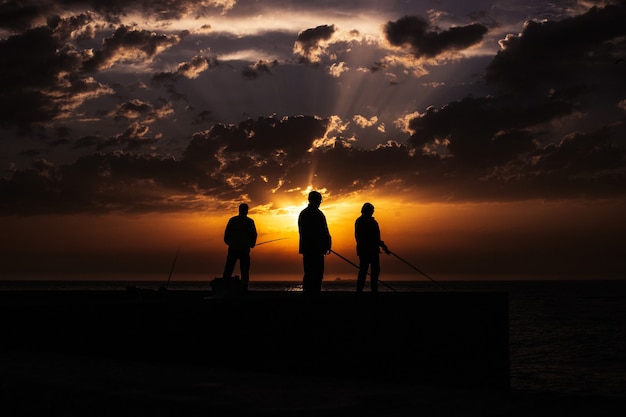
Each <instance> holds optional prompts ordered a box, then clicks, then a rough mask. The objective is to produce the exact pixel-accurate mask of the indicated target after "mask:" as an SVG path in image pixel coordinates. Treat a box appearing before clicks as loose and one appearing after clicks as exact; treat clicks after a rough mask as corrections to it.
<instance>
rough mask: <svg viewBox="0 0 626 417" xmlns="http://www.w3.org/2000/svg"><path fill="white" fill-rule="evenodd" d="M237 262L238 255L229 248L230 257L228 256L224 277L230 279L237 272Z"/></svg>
mask: <svg viewBox="0 0 626 417" xmlns="http://www.w3.org/2000/svg"><path fill="white" fill-rule="evenodd" d="M236 262H237V253H236V252H235V251H234V250H231V249H230V248H228V255H226V265H225V266H224V273H223V274H222V277H224V278H230V277H231V276H232V275H233V271H234V270H235V263H236Z"/></svg>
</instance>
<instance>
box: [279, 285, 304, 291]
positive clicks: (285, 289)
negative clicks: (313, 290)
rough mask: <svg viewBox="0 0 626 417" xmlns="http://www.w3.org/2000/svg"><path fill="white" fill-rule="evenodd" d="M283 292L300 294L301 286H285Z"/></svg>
mask: <svg viewBox="0 0 626 417" xmlns="http://www.w3.org/2000/svg"><path fill="white" fill-rule="evenodd" d="M283 291H290V292H302V284H296V285H287V286H285V288H284V289H283Z"/></svg>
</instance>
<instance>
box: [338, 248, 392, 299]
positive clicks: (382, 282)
mask: <svg viewBox="0 0 626 417" xmlns="http://www.w3.org/2000/svg"><path fill="white" fill-rule="evenodd" d="M330 251H331V252H332V253H334V254H335V255H337V256H338V257H340V258H341V259H343V260H344V261H346V262H347V263H349V264H350V265H352V266H354V267H356V268H357V269H359V270H360V269H361V268H360V267H359V266H358V265H357V264H355V263H354V262H352V261H351V260H350V259H348V258H346V257H343V256H341V255H339V254H338V253H337V252H335V251H334V250H332V249H331V250H330ZM366 274H367V275H369V276H370V277H371V276H372V274H370V273H369V272H366ZM378 282H380V283H381V284H383V285H384V286H385V287H387V288H389V289H390V290H392V291H393V292H398V291H396V289H395V288H393V287H391V286H390V285H388V284H386V283H385V282H384V281H381V280H380V279H379V280H378Z"/></svg>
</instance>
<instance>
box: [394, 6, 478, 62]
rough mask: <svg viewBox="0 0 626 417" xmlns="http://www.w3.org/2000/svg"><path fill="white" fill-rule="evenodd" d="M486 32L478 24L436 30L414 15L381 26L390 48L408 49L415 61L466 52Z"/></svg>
mask: <svg viewBox="0 0 626 417" xmlns="http://www.w3.org/2000/svg"><path fill="white" fill-rule="evenodd" d="M487 32H488V29H487V27H486V26H483V25H481V24H478V23H474V24H471V25H467V26H458V27H452V28H450V29H448V30H439V31H437V30H436V28H432V27H431V25H430V24H429V23H428V22H427V21H426V20H424V19H422V18H420V17H418V16H405V17H403V18H401V19H399V20H397V21H395V22H387V24H386V25H385V27H384V33H385V36H386V38H387V40H388V41H389V43H390V44H391V45H394V46H399V47H404V46H409V47H410V48H411V51H412V53H413V55H414V56H415V57H417V58H420V57H425V58H434V57H436V56H438V55H441V54H443V53H446V52H448V51H458V50H463V49H466V48H468V47H470V46H473V45H476V44H478V43H479V42H481V41H482V39H483V37H484V36H485V34H486V33H487Z"/></svg>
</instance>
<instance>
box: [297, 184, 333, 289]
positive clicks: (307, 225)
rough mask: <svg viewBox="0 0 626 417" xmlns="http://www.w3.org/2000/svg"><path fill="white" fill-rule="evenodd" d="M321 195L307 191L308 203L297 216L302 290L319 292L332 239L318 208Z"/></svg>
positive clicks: (324, 218) (322, 214) (320, 202)
mask: <svg viewBox="0 0 626 417" xmlns="http://www.w3.org/2000/svg"><path fill="white" fill-rule="evenodd" d="M320 204H322V195H321V194H320V193H319V192H317V191H311V192H310V193H309V205H308V206H307V207H306V208H305V209H304V210H302V211H301V212H300V215H299V216H298V232H299V233H300V244H299V249H298V251H299V253H301V254H302V264H303V266H304V277H303V278H302V291H303V292H305V293H319V292H320V291H321V290H322V280H323V279H324V256H325V255H328V254H329V253H330V249H331V245H332V241H331V237H330V232H329V231H328V224H327V223H326V217H325V216H324V213H322V211H321V210H320V209H319V206H320Z"/></svg>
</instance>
